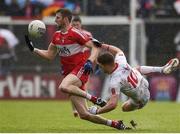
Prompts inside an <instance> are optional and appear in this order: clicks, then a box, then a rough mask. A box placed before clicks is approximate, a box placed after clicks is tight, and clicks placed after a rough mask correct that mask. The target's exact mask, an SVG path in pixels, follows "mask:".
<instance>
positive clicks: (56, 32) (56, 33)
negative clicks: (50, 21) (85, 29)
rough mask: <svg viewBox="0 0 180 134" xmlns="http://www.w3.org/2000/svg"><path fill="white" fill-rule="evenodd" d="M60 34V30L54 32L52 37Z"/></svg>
mask: <svg viewBox="0 0 180 134" xmlns="http://www.w3.org/2000/svg"><path fill="white" fill-rule="evenodd" d="M60 33H61V31H60V30H59V31H55V32H54V34H53V35H54V36H57V35H60Z"/></svg>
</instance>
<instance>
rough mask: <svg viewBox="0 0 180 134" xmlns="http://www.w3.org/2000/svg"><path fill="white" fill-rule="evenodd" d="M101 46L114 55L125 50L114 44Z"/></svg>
mask: <svg viewBox="0 0 180 134" xmlns="http://www.w3.org/2000/svg"><path fill="white" fill-rule="evenodd" d="M101 48H102V49H105V50H107V51H109V52H111V53H112V54H113V55H116V54H117V53H122V54H123V51H122V50H121V49H120V48H118V47H115V46H112V45H108V44H102V46H101Z"/></svg>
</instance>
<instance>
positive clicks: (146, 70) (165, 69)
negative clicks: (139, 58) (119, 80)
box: [136, 58, 179, 75]
mask: <svg viewBox="0 0 180 134" xmlns="http://www.w3.org/2000/svg"><path fill="white" fill-rule="evenodd" d="M178 65H179V60H178V59H177V58H173V59H171V60H170V61H169V62H168V63H166V65H164V66H162V67H154V66H139V67H137V68H136V69H137V70H138V71H139V72H140V73H141V74H144V75H147V74H151V73H164V74H170V73H171V72H172V71H174V70H176V69H177V67H178Z"/></svg>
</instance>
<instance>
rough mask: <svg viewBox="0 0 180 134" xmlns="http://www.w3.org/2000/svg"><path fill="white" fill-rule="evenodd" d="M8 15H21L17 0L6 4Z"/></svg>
mask: <svg viewBox="0 0 180 134" xmlns="http://www.w3.org/2000/svg"><path fill="white" fill-rule="evenodd" d="M6 15H9V16H22V15H23V13H22V10H21V8H20V7H19V4H18V2H17V0H12V1H11V3H10V4H9V5H8V6H7V13H6Z"/></svg>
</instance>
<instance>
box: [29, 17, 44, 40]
mask: <svg viewBox="0 0 180 134" xmlns="http://www.w3.org/2000/svg"><path fill="white" fill-rule="evenodd" d="M28 32H29V34H30V35H31V36H33V37H41V36H42V35H43V34H44V33H45V32H46V25H45V24H44V22H42V21H41V20H33V21H31V22H30V23H29V25H28Z"/></svg>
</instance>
